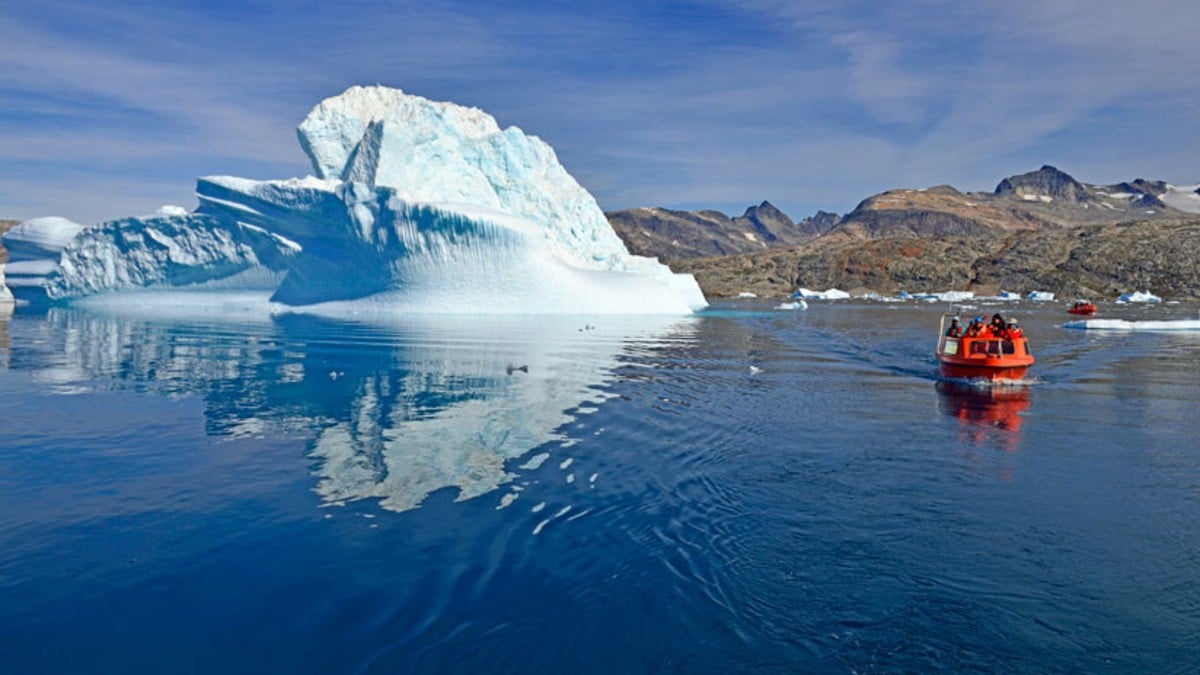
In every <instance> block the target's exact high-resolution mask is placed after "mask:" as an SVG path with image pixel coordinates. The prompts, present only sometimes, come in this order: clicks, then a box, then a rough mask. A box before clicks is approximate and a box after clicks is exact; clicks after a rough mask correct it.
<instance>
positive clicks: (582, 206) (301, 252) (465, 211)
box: [41, 86, 707, 316]
mask: <svg viewBox="0 0 1200 675" xmlns="http://www.w3.org/2000/svg"><path fill="white" fill-rule="evenodd" d="M298 134H299V140H300V144H301V146H302V147H303V149H304V151H305V152H306V153H307V154H308V156H309V159H310V160H311V162H312V166H313V171H314V174H315V175H313V176H307V177H304V178H292V179H287V180H265V181H258V180H249V179H245V178H237V177H233V176H208V177H202V178H200V179H198V180H197V186H196V195H197V197H198V200H199V206H198V208H197V209H196V210H195V211H194V212H192V213H188V212H186V211H183V210H181V209H179V208H178V207H164V208H163V209H160V210H159V212H158V213H156V214H155V215H152V216H147V217H141V218H126V219H122V220H118V221H112V222H109V223H104V224H102V225H99V226H96V227H93V228H88V229H86V230H81V231H80V232H76V233H75V234H74V235H73V236H72V237H70V238H69V243H67V244H66V245H65V247H63V248H62V249H61V255H60V256H59V258H58V259H57V260H51V259H48V258H47V259H44V260H43V262H44V263H45V262H49V263H52V265H46V266H45V267H43V268H42V270H41V271H42V272H43V273H44V276H43V279H44V280H45V281H44V283H43V285H44V287H45V289H46V295H47V296H48V298H49V299H50V300H52V301H59V302H72V301H76V300H80V299H83V298H93V297H96V296H104V295H112V294H122V295H124V294H128V293H130V292H146V291H163V290H171V291H204V292H212V291H213V290H227V291H239V292H241V291H247V290H267V291H269V292H270V294H271V295H270V299H271V301H272V302H273V303H275V305H276V306H280V307H282V308H283V309H285V310H287V309H291V310H296V311H309V312H316V313H327V314H356V315H361V314H364V313H368V314H379V315H385V316H386V315H392V314H414V313H415V314H428V313H443V314H478V313H483V314H497V313H503V314H592V313H601V314H618V313H619V314H687V313H691V312H692V311H694V310H697V309H700V308H703V307H705V306H707V302H706V301H705V299H704V295H703V293H702V292H701V291H700V287H699V286H698V285H697V284H696V281H695V279H694V278H693V277H692V276H691V275H687V274H675V273H673V272H671V270H670V269H669V268H668V267H666V266H665V265H663V264H661V263H659V262H658V260H657V259H653V258H646V257H641V256H635V255H632V254H630V253H629V251H628V249H626V248H625V245H624V243H623V242H622V241H621V240H620V238H618V237H617V235H616V233H615V232H614V231H613V229H612V227H611V226H610V225H609V224H608V221H607V219H606V218H605V217H604V213H603V212H602V211H601V210H600V207H599V205H598V204H597V203H596V200H595V199H594V198H593V197H592V196H591V194H589V193H588V192H587V191H586V190H585V189H584V188H583V187H581V186H580V185H579V184H578V183H577V182H576V181H575V179H574V178H572V177H571V175H570V174H568V173H567V171H566V169H565V168H563V166H562V165H561V164H560V163H559V162H558V159H557V157H556V156H555V153H554V150H553V149H552V148H551V147H550V146H549V145H548V144H546V143H545V142H543V141H542V140H540V139H538V138H537V137H534V136H529V135H526V134H525V133H524V132H522V131H521V130H520V129H518V128H516V127H508V128H506V129H501V128H500V127H499V125H498V124H497V123H496V120H495V119H493V118H492V117H491V116H490V115H488V114H486V113H484V112H483V111H480V110H478V109H475V108H466V107H462V106H458V105H455V104H452V103H442V102H434V101H430V100H428V99H425V98H422V97H419V96H414V95H410V94H406V93H404V92H402V91H400V90H398V89H392V88H388V87H380V86H376V87H351V88H350V89H348V90H346V91H345V92H344V93H342V94H341V95H339V96H335V97H332V98H329V99H326V100H325V101H322V102H321V103H320V104H318V105H317V106H316V107H315V108H314V109H313V110H312V111H311V112H310V113H309V114H308V116H307V117H306V118H305V119H304V121H303V122H301V124H300V126H299V128H298ZM64 232H65V231H64ZM50 257H51V258H52V256H50Z"/></svg>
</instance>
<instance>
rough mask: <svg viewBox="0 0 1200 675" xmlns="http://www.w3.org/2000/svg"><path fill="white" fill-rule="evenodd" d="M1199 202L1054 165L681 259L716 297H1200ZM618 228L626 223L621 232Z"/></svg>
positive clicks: (876, 200)
mask: <svg viewBox="0 0 1200 675" xmlns="http://www.w3.org/2000/svg"><path fill="white" fill-rule="evenodd" d="M1168 202H1170V203H1174V204H1177V205H1184V204H1186V205H1185V206H1181V208H1188V209H1189V211H1191V210H1193V205H1194V206H1195V207H1196V208H1195V209H1194V210H1196V211H1200V200H1197V199H1196V198H1195V196H1192V195H1191V192H1190V190H1188V191H1187V193H1183V192H1180V191H1179V190H1178V189H1172V188H1170V187H1169V186H1168V185H1167V184H1166V183H1165V182H1163V181H1148V180H1144V179H1140V178H1139V179H1136V180H1133V181H1127V182H1122V183H1117V184H1115V185H1091V184H1085V183H1082V182H1080V181H1077V180H1076V179H1074V178H1073V177H1071V176H1070V175H1068V174H1067V173H1065V172H1063V171H1060V170H1059V169H1056V168H1055V167H1052V166H1043V167H1042V168H1041V169H1038V170H1037V171H1033V172H1030V173H1025V174H1021V175H1017V176H1010V177H1008V178H1005V179H1004V180H1002V181H1001V182H1000V184H999V185H997V187H996V189H995V191H993V192H990V193H986V192H972V193H964V192H960V191H958V190H956V189H955V188H953V187H951V186H946V185H943V186H937V187H931V188H926V189H918V190H890V191H887V192H884V193H881V194H878V195H874V196H872V197H869V198H867V199H865V200H863V201H862V202H861V203H860V204H859V205H858V206H857V207H855V209H854V210H853V211H851V212H850V213H848V214H846V216H845V217H843V218H840V219H838V220H837V221H836V222H833V223H832V224H831V225H830V226H829V227H827V228H825V229H824V231H823V232H822V233H820V234H817V235H816V236H810V237H809V238H808V239H807V240H805V241H802V242H801V243H799V244H793V245H777V246H775V247H773V248H768V249H767V250H760V251H756V252H747V253H744V254H740V255H735V256H723V257H707V258H696V257H694V256H675V257H674V258H671V257H670V256H671V254H672V253H673V250H672V249H670V248H662V249H657V250H655V249H650V250H646V251H644V252H643V255H658V256H660V257H663V258H668V259H672V260H673V261H674V262H673V264H672V267H674V268H675V269H676V270H677V271H682V272H690V273H692V274H694V275H696V278H697V280H698V281H699V282H700V285H701V288H702V289H703V290H704V291H705V293H706V294H708V295H709V296H712V297H720V296H726V295H736V294H737V293H741V292H747V291H749V292H754V293H757V294H759V295H786V294H788V293H790V292H791V291H793V290H795V289H796V288H797V287H799V286H804V287H808V288H831V287H836V288H841V289H844V290H850V291H860V292H861V291H876V292H880V293H895V292H898V291H900V290H908V291H911V292H930V291H944V290H974V291H976V292H978V293H995V292H998V291H999V290H1008V291H1015V292H1027V291H1031V290H1046V291H1051V292H1055V293H1058V294H1060V295H1068V296H1069V295H1094V296H1096V297H1104V296H1106V295H1115V294H1118V293H1121V292H1125V291H1128V290H1130V289H1131V288H1150V289H1153V290H1155V292H1156V293H1158V294H1159V295H1162V296H1164V297H1200V241H1197V236H1198V235H1200V213H1190V212H1185V211H1181V210H1178V209H1176V208H1173V207H1172V206H1170V205H1169V204H1168ZM618 233H620V230H618Z"/></svg>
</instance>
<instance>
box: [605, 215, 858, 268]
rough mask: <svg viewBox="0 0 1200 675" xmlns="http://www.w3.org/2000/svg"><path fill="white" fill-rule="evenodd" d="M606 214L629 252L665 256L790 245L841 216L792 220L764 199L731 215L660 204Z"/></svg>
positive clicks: (674, 257) (731, 252) (666, 258)
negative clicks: (654, 206) (677, 208)
mask: <svg viewBox="0 0 1200 675" xmlns="http://www.w3.org/2000/svg"><path fill="white" fill-rule="evenodd" d="M605 215H606V216H607V217H608V222H609V223H611V224H612V226H613V229H614V230H615V231H616V233H617V235H618V236H620V237H621V239H622V240H624V242H625V246H626V247H628V248H629V250H630V252H631V253H634V254H636V255H645V256H651V257H656V258H659V259H661V260H664V261H670V260H678V259H681V258H697V257H705V256H714V255H735V254H738V253H750V252H754V251H762V250H765V249H770V248H779V247H786V246H794V245H797V244H801V243H804V242H806V241H809V240H811V239H813V238H814V237H816V236H818V235H820V234H823V233H825V232H826V231H828V230H829V229H830V228H832V227H833V226H834V225H836V224H837V223H838V221H839V220H840V218H839V217H838V216H837V215H836V214H833V213H826V212H824V211H819V212H817V214H816V215H814V216H811V217H808V218H805V219H803V220H801V221H800V222H799V223H795V222H792V219H791V218H789V217H788V216H787V215H786V214H784V213H783V212H782V211H780V210H779V209H777V208H775V206H774V205H772V204H771V203H770V202H765V201H764V202H763V203H762V204H759V205H758V206H751V207H750V208H748V209H746V212H745V213H743V214H742V215H741V216H737V217H734V218H730V217H729V216H727V215H725V214H724V213H721V212H720V211H673V210H671V209H661V208H639V209H628V210H625V211H613V212H610V213H606V214H605Z"/></svg>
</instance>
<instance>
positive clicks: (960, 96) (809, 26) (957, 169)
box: [0, 0, 1200, 223]
mask: <svg viewBox="0 0 1200 675" xmlns="http://www.w3.org/2000/svg"><path fill="white" fill-rule="evenodd" d="M892 5H894V6H892ZM1198 38H1200V4H1197V3H1195V2H1194V0H1188V1H1178V2H1175V1H1173V2H1168V1H1163V0H1144V1H1143V2H1140V3H1130V2H1127V1H1125V0H1122V1H1121V2H1109V1H1108V0H1097V1H1088V0H1056V1H1054V2H1046V1H1045V0H1006V1H1005V2H987V1H981V2H968V3H964V2H961V1H943V0H910V1H908V2H904V3H877V2H859V1H855V0H851V1H849V2H840V3H823V2H811V3H809V2H802V1H792V2H787V1H783V0H699V1H696V2H624V1H623V0H602V1H600V0H577V1H576V2H546V1H542V0H535V1H532V2H524V3H511V2H489V1H480V2H439V1H438V0H425V1H423V2H381V1H372V0H338V1H337V2H328V1H324V2H311V1H309V0H291V1H289V2H276V1H274V0H271V1H266V0H237V1H236V2H225V1H224V0H211V1H209V2H173V1H170V0H156V1H130V0H108V1H107V2H104V3H97V2H70V1H68V2H55V1H54V0H46V1H44V2H37V3H34V2H7V3H4V4H3V5H0V44H3V45H4V49H3V50H0V218H18V219H24V218H30V217H35V216H43V215H61V216H66V217H69V218H72V219H74V220H77V221H79V222H83V223H92V222H98V221H100V220H104V219H109V218H115V217H119V216H125V215H141V214H146V213H150V212H152V211H153V210H154V209H156V208H157V207H158V206H160V205H162V204H179V205H181V206H185V207H188V208H193V207H194V206H195V203H196V201H195V198H194V196H193V194H192V193H193V188H194V182H195V178H196V177H197V176H201V175H210V174H228V175H236V176H244V177H248V178H258V179H268V178H288V177H292V176H302V175H305V174H308V173H310V167H309V165H308V161H307V158H306V157H305V155H304V154H303V152H302V151H301V149H300V146H299V144H298V143H297V141H296V136H295V127H296V125H297V124H298V123H299V122H300V120H301V119H303V117H304V116H305V114H307V112H308V111H309V109H310V108H312V106H314V105H315V104H316V103H317V102H318V101H320V100H321V99H323V98H325V97H328V96H333V95H336V94H338V93H340V92H341V91H343V90H345V89H346V88H347V87H349V86H351V85H355V84H376V83H378V84H385V85H390V86H395V87H399V88H402V89H404V90H405V91H408V92H410V93H415V94H420V95H422V96H425V97H428V98H431V99H435V100H447V101H454V102H456V103H460V104H464V105H470V106H475V107H479V108H482V109H483V110H485V111H487V112H489V113H491V114H492V115H493V116H495V117H496V118H497V120H498V121H499V122H500V124H501V125H503V126H508V125H516V126H518V127H520V128H522V129H523V130H525V131H526V132H527V133H532V134H535V135H537V136H540V137H541V138H543V139H545V140H546V141H548V142H549V143H550V144H551V145H552V146H554V148H555V150H556V151H557V152H558V155H559V158H560V159H561V160H562V162H563V163H564V165H566V167H567V169H568V170H569V171H570V172H571V173H572V174H573V175H574V176H575V177H576V178H577V179H578V180H579V182H580V183H582V184H583V185H584V187H586V188H588V189H589V190H590V191H591V192H592V194H594V195H595V196H596V198H597V199H598V200H599V202H600V204H601V206H602V207H603V208H605V209H606V210H612V209H620V208H628V207H633V206H667V207H671V208H685V209H701V208H715V209H719V210H722V211H725V212H727V213H741V211H742V210H743V209H744V208H745V207H746V206H748V205H750V204H755V203H758V202H760V201H762V200H764V199H765V200H770V201H771V202H773V203H774V204H776V205H777V206H779V207H780V208H782V209H783V210H784V211H785V212H787V213H788V214H790V215H791V216H792V217H793V218H796V219H799V218H801V217H803V216H805V215H808V214H810V213H812V212H813V211H815V210H817V209H825V210H828V211H836V212H839V213H844V212H846V211H849V210H850V209H852V208H853V207H854V206H855V204H856V203H857V202H858V201H859V200H860V199H862V198H864V197H867V196H869V195H871V194H873V193H876V192H879V191H882V190H885V189H889V188H894V187H925V186H930V185H937V184H941V183H949V184H952V185H955V186H956V187H959V188H960V189H966V190H990V189H992V188H993V187H995V184H996V183H997V182H999V180H1000V179H1001V178H1003V177H1004V176H1007V175H1011V174H1014V173H1021V172H1024V171H1029V170H1033V169H1036V168H1037V167H1039V166H1041V165H1042V164H1054V165H1055V166H1058V167H1059V168H1061V169H1063V170H1065V171H1067V172H1068V173H1071V174H1072V175H1074V176H1075V177H1076V178H1079V179H1080V180H1084V181H1087V182H1094V183H1111V182H1117V181H1120V180H1126V179H1132V178H1136V177H1145V178H1160V179H1165V180H1168V181H1171V182H1176V183H1191V182H1195V181H1196V180H1198V179H1200V115H1198V114H1197V113H1198V112H1200V77H1197V76H1196V71H1197V67H1198V66H1200V39H1198Z"/></svg>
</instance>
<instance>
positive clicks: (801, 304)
mask: <svg viewBox="0 0 1200 675" xmlns="http://www.w3.org/2000/svg"><path fill="white" fill-rule="evenodd" d="M775 309H784V310H792V309H808V303H807V302H805V301H803V300H796V301H793V302H782V303H780V304H779V305H778V306H776V307H775Z"/></svg>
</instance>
